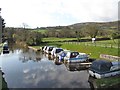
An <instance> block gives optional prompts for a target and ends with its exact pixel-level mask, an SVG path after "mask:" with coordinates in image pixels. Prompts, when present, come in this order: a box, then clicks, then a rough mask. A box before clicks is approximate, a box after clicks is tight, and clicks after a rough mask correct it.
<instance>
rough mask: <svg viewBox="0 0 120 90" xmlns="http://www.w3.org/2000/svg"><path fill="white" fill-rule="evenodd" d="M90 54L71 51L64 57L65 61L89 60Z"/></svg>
mask: <svg viewBox="0 0 120 90" xmlns="http://www.w3.org/2000/svg"><path fill="white" fill-rule="evenodd" d="M88 58H89V55H87V54H85V53H79V52H76V51H69V52H67V54H66V56H65V57H64V60H65V62H87V61H88Z"/></svg>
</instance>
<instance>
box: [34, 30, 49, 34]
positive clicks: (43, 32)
mask: <svg viewBox="0 0 120 90" xmlns="http://www.w3.org/2000/svg"><path fill="white" fill-rule="evenodd" d="M33 31H34V32H40V33H42V34H45V33H46V32H47V30H42V29H41V30H33Z"/></svg>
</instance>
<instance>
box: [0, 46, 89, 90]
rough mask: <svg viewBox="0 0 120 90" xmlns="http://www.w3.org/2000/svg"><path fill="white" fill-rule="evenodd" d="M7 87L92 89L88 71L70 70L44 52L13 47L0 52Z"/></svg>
mask: <svg viewBox="0 0 120 90" xmlns="http://www.w3.org/2000/svg"><path fill="white" fill-rule="evenodd" d="M0 61H1V62H0V67H1V70H2V72H4V75H3V77H4V79H5V82H6V83H7V87H8V88H90V84H89V83H88V78H89V75H88V71H87V70H72V71H71V70H69V69H68V68H66V66H65V65H64V64H57V63H55V61H54V60H52V58H50V57H48V56H47V55H45V54H43V53H42V52H34V51H33V50H30V49H29V50H28V49H22V48H14V49H13V48H10V53H9V54H1V55H0Z"/></svg>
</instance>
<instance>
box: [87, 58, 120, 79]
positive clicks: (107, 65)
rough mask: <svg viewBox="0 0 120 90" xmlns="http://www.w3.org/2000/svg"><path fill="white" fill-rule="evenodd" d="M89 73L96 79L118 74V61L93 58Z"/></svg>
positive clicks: (119, 63)
mask: <svg viewBox="0 0 120 90" xmlns="http://www.w3.org/2000/svg"><path fill="white" fill-rule="evenodd" d="M89 75H90V76H92V77H95V78H98V79H100V78H106V77H111V76H116V75H120V61H118V62H117V61H116V62H110V61H107V60H95V61H93V62H92V65H91V66H90V69H89Z"/></svg>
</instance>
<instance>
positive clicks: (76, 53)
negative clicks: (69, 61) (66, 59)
mask: <svg viewBox="0 0 120 90" xmlns="http://www.w3.org/2000/svg"><path fill="white" fill-rule="evenodd" d="M77 55H79V53H78V52H72V53H71V56H70V58H74V57H76V56H77Z"/></svg>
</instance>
